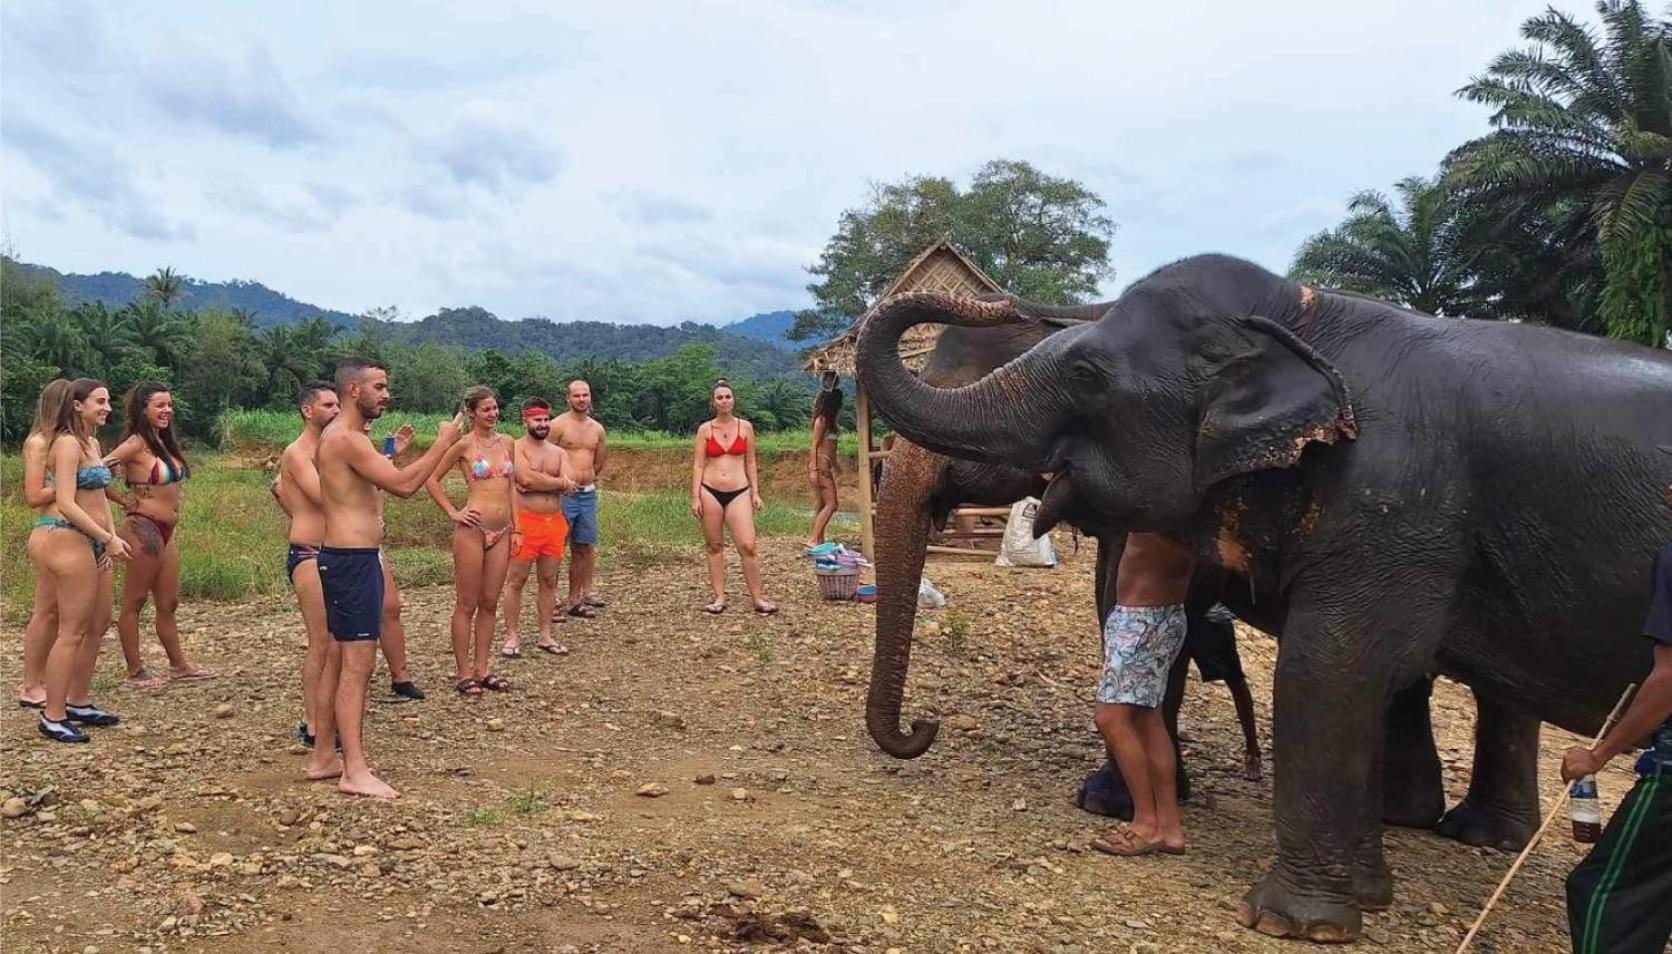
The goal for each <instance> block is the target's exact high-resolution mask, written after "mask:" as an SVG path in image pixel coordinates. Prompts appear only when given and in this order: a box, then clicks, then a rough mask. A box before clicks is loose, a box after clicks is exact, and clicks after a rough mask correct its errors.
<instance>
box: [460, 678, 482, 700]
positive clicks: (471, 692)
mask: <svg viewBox="0 0 1672 954" xmlns="http://www.w3.org/2000/svg"><path fill="white" fill-rule="evenodd" d="M453 691H454V692H456V693H458V694H459V695H461V696H479V695H481V694H482V683H481V682H480V681H478V680H475V679H460V680H459V681H458V682H455V683H453Z"/></svg>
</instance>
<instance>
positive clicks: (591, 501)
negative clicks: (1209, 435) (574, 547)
mask: <svg viewBox="0 0 1672 954" xmlns="http://www.w3.org/2000/svg"><path fill="white" fill-rule="evenodd" d="M563 519H565V520H567V521H569V542H570V543H576V544H579V545H581V546H583V547H590V546H594V545H596V544H597V543H598V491H596V490H577V491H575V492H574V493H572V494H564V495H563Z"/></svg>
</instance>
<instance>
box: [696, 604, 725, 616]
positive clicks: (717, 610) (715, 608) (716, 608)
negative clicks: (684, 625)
mask: <svg viewBox="0 0 1672 954" xmlns="http://www.w3.org/2000/svg"><path fill="white" fill-rule="evenodd" d="M702 611H703V612H704V613H707V614H708V615H710V616H719V615H720V614H721V613H724V612H725V611H726V604H725V603H710V604H708V605H707V606H704V607H703V608H702Z"/></svg>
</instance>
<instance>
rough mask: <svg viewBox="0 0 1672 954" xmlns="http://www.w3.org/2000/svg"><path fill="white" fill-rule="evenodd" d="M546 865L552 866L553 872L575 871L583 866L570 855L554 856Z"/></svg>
mask: <svg viewBox="0 0 1672 954" xmlns="http://www.w3.org/2000/svg"><path fill="white" fill-rule="evenodd" d="M546 863H547V864H549V865H551V866H552V870H553V871H574V870H575V869H576V868H579V867H580V866H581V863H580V862H579V861H576V860H575V859H573V858H571V857H569V856H568V855H553V856H552V857H551V860H549V861H547V862H546Z"/></svg>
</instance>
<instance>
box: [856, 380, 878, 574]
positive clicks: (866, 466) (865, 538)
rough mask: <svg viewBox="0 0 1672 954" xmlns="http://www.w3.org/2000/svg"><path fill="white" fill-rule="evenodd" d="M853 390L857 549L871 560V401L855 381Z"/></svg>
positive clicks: (873, 544) (872, 541) (872, 557)
mask: <svg viewBox="0 0 1672 954" xmlns="http://www.w3.org/2000/svg"><path fill="white" fill-rule="evenodd" d="M854 390H855V391H857V392H858V394H859V400H858V402H857V404H856V406H855V408H854V416H855V418H857V424H858V426H859V549H860V550H861V551H863V552H864V554H865V559H867V560H873V559H875V556H874V548H875V543H876V538H875V537H874V536H873V535H872V531H871V506H872V504H871V499H872V489H871V402H870V400H869V399H867V398H866V397H865V389H864V388H862V387H859V386H858V384H857V383H856V384H855V386H854Z"/></svg>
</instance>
